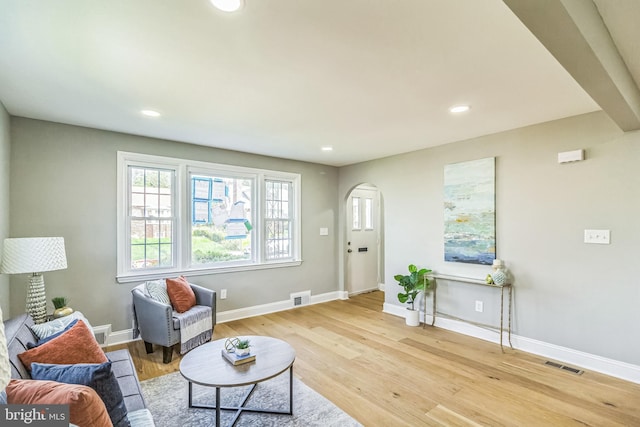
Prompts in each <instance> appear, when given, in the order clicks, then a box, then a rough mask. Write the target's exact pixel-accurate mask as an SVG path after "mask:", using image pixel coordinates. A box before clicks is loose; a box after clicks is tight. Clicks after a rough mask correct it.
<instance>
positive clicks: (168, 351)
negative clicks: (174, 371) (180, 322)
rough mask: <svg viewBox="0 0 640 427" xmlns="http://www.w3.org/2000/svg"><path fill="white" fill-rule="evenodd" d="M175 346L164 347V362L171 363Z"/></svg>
mask: <svg viewBox="0 0 640 427" xmlns="http://www.w3.org/2000/svg"><path fill="white" fill-rule="evenodd" d="M172 357H173V347H162V363H171V358H172Z"/></svg>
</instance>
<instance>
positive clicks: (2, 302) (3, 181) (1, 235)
mask: <svg viewBox="0 0 640 427" xmlns="http://www.w3.org/2000/svg"><path fill="white" fill-rule="evenodd" d="M9 123H10V121H9V114H8V113H7V110H5V108H4V105H2V103H1V102H0V254H2V245H1V242H3V241H4V239H5V238H6V237H9V171H10V168H9V157H10V153H11V149H10V148H11V141H10V138H9ZM0 308H1V309H2V316H3V317H4V318H5V319H6V318H8V317H9V276H7V275H6V274H0Z"/></svg>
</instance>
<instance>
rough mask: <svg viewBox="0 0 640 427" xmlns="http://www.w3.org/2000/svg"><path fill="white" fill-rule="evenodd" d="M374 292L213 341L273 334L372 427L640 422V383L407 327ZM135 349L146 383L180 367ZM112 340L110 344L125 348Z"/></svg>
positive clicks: (247, 326) (249, 325) (239, 327)
mask: <svg viewBox="0 0 640 427" xmlns="http://www.w3.org/2000/svg"><path fill="white" fill-rule="evenodd" d="M383 298H384V294H383V293H382V292H372V293H368V294H362V295H358V296H355V297H352V298H351V299H349V300H348V301H332V302H328V303H323V304H317V305H311V306H305V307H299V308H297V309H293V310H289V311H285V312H279V313H273V314H269V315H265V316H257V317H253V318H249V319H243V320H237V321H233V322H228V323H223V324H218V325H216V327H215V332H214V339H219V338H224V337H229V336H237V335H269V336H273V337H277V338H281V339H283V340H286V341H287V342H289V343H290V344H291V345H292V346H293V347H294V348H295V350H296V354H297V357H296V362H295V365H294V374H295V375H296V376H297V377H298V378H300V379H301V380H302V381H303V382H304V383H305V384H307V385H308V386H310V387H311V388H313V389H314V390H315V391H317V392H318V393H321V394H322V395H324V396H325V397H326V398H328V399H330V400H331V401H333V402H334V403H335V404H336V405H337V406H339V407H340V408H342V409H343V410H344V411H345V412H347V413H349V414H350V415H351V416H352V417H354V418H355V419H357V420H358V421H359V422H361V423H362V424H363V425H365V426H404V425H408V426H420V425H428V426H470V425H473V426H476V425H490V426H500V425H505V426H565V425H568V426H571V425H582V426H584V425H588V426H616V425H620V426H640V385H637V384H633V383H629V382H625V381H622V380H618V379H615V378H612V377H608V376H605V375H601V374H598V373H594V372H589V371H587V372H584V373H583V374H582V375H576V374H573V373H569V372H565V371H562V370H559V369H555V368H552V367H549V366H546V365H545V364H544V362H545V360H546V359H543V358H540V357H538V356H534V355H531V354H528V353H524V352H521V351H518V350H507V351H506V353H505V354H503V353H502V352H501V351H500V347H499V346H498V345H497V344H493V343H489V342H486V341H482V340H478V339H475V338H471V337H468V336H465V335H460V334H457V333H454V332H450V331H447V330H444V329H440V328H433V327H427V328H426V329H423V328H422V327H419V328H411V327H407V326H405V324H404V319H402V318H398V317H396V316H392V315H388V314H384V313H382V303H383ZM124 346H126V347H127V348H129V350H130V351H131V353H132V355H133V358H134V363H135V364H136V368H137V369H138V375H139V376H140V379H141V380H144V379H148V378H152V377H155V376H159V375H163V374H165V373H168V372H174V371H177V370H178V366H179V361H180V358H179V356H178V355H177V354H175V353H174V360H173V362H172V363H171V364H168V365H163V364H162V351H161V349H158V350H156V351H155V353H154V354H152V355H147V354H146V353H145V351H144V345H143V344H142V342H140V341H137V342H133V343H129V344H127V345H124ZM119 347H123V346H118V347H112V348H119Z"/></svg>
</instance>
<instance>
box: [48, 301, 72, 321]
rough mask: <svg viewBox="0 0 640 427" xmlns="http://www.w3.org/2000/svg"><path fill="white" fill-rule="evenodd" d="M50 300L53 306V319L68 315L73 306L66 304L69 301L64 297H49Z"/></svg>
mask: <svg viewBox="0 0 640 427" xmlns="http://www.w3.org/2000/svg"><path fill="white" fill-rule="evenodd" d="M51 302H52V303H53V307H54V308H55V310H54V312H53V317H54V318H55V319H57V318H59V317H64V316H68V315H70V314H71V313H73V308H71V307H68V306H67V304H68V302H69V301H68V300H67V298H66V297H55V298H52V299H51Z"/></svg>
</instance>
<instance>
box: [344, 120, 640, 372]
mask: <svg viewBox="0 0 640 427" xmlns="http://www.w3.org/2000/svg"><path fill="white" fill-rule="evenodd" d="M579 148H583V149H585V150H586V160H585V161H582V162H578V163H569V164H562V165H561V164H558V162H557V153H558V152H561V151H569V150H574V149H579ZM494 156H495V157H496V198H497V200H496V216H497V223H496V225H497V233H496V234H497V252H498V257H499V258H502V259H504V260H505V261H506V263H507V267H508V268H509V269H510V270H511V272H512V273H513V275H514V276H515V282H514V284H515V291H514V292H515V304H514V315H515V318H514V320H515V324H514V332H515V333H517V334H518V335H520V336H523V337H528V338H532V339H535V340H540V341H543V342H547V343H552V344H556V345H560V346H563V347H568V348H572V349H576V350H580V351H584V352H587V353H591V354H595V355H600V356H603V357H608V358H612V359H615V360H619V361H624V362H628V363H632V364H636V365H637V364H640V340H638V339H637V338H638V336H640V310H639V309H638V303H639V302H640V286H639V285H638V279H637V278H636V274H637V272H638V264H637V263H638V254H640V251H639V250H638V242H640V225H639V223H638V221H639V218H640V197H639V194H640V193H639V191H640V190H639V189H640V167H639V164H640V132H631V133H627V134H623V133H622V132H621V131H619V130H618V129H617V127H616V126H615V125H614V124H613V123H612V122H611V121H610V120H609V119H608V118H607V116H606V115H604V114H603V113H592V114H587V115H583V116H578V117H572V118H568V119H563V120H558V121H554V122H549V123H545V124H541V125H536V126H530V127H526V128H521V129H516V130H513V131H509V132H503V133H499V134H495V135H489V136H485V137H481V138H476V139H473V140H469V141H463V142H458V143H454V144H448V145H444V146H440V147H436V148H432V149H426V150H423V151H419V152H414V153H409V154H405V155H399V156H394V157H390V158H385V159H381V160H377V161H371V162H367V163H361V164H357V165H353V166H349V167H344V168H341V169H340V190H339V197H340V198H341V199H342V198H344V197H345V195H346V194H347V193H348V191H349V190H350V189H351V188H352V187H353V186H355V185H356V184H358V183H360V182H369V183H373V184H375V185H376V186H378V188H379V189H380V190H381V192H382V195H383V197H384V200H385V203H384V207H385V212H384V217H385V227H386V231H385V253H386V261H385V271H386V277H385V284H386V289H387V293H386V302H387V303H391V304H399V303H398V301H397V299H396V296H395V295H396V294H397V290H398V287H397V285H396V284H395V283H396V282H395V281H394V280H393V275H394V274H397V273H398V272H404V271H405V270H406V266H407V264H409V263H416V264H418V265H420V266H425V267H429V268H432V269H434V270H436V271H437V272H440V273H446V274H454V275H459V276H468V277H477V278H483V277H485V275H486V274H487V273H488V272H490V268H489V267H486V266H484V267H483V266H475V265H467V264H459V263H448V262H444V260H443V259H444V249H443V233H444V231H443V229H444V227H443V191H442V188H443V169H444V166H445V165H447V164H450V163H456V162H462V161H468V160H474V159H479V158H485V157H494ZM343 209H344V208H343V207H341V217H342V216H343V215H342V211H343ZM341 221H342V220H341ZM341 227H344V224H343V223H342V222H341ZM584 229H610V230H611V244H610V245H586V244H584V243H583V232H584ZM340 249H341V252H343V251H342V249H343V248H340ZM339 261H340V265H341V266H342V265H343V264H344V263H343V260H342V259H340V260H339ZM340 279H341V280H342V276H341V277H340ZM491 292H495V290H494V289H487V288H483V287H477V286H475V287H474V286H472V285H461V284H456V283H450V284H447V285H443V286H442V287H440V289H439V291H438V301H439V310H442V311H444V312H445V313H448V314H452V315H454V316H459V317H463V318H469V319H471V320H476V321H480V322H484V323H491V324H496V323H495V322H496V321H498V320H499V317H498V316H499V315H498V312H499V311H498V310H499V308H498V307H499V306H497V303H498V300H497V295H495V294H493V295H492V294H491ZM476 299H477V300H483V301H484V302H485V312H484V313H482V314H479V313H475V312H474V300H476ZM492 304H494V305H492Z"/></svg>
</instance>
